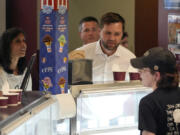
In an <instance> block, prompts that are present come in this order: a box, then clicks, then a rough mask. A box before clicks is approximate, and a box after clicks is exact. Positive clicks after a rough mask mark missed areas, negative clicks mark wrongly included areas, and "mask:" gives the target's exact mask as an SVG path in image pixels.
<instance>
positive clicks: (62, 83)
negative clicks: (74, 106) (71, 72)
mask: <svg viewBox="0 0 180 135" xmlns="http://www.w3.org/2000/svg"><path fill="white" fill-rule="evenodd" d="M65 83H66V80H65V79H64V77H61V78H60V79H59V82H58V85H59V87H60V88H61V93H65V90H64V87H65Z"/></svg>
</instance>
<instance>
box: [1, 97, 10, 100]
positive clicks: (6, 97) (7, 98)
mask: <svg viewBox="0 0 180 135" xmlns="http://www.w3.org/2000/svg"><path fill="white" fill-rule="evenodd" d="M0 99H1V100H2V99H8V97H0Z"/></svg>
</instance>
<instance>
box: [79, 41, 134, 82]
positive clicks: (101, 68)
mask: <svg viewBox="0 0 180 135" xmlns="http://www.w3.org/2000/svg"><path fill="white" fill-rule="evenodd" d="M77 50H84V51H85V57H86V58H87V59H92V60H93V82H97V81H113V80H114V79H113V71H125V72H128V70H129V69H130V68H132V67H131V64H130V59H131V58H135V55H134V54H133V53H132V52H131V51H129V50H128V49H126V48H125V47H123V46H121V45H119V46H118V48H117V50H116V52H115V53H114V54H113V55H111V56H107V55H106V54H104V53H103V51H102V49H101V46H100V41H97V42H94V43H90V44H87V45H84V46H82V47H80V48H78V49H77ZM126 76H127V75H126ZM126 80H127V77H126Z"/></svg>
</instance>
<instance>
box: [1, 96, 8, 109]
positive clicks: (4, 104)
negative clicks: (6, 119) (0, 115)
mask: <svg viewBox="0 0 180 135" xmlns="http://www.w3.org/2000/svg"><path fill="white" fill-rule="evenodd" d="M7 107H8V97H0V108H7Z"/></svg>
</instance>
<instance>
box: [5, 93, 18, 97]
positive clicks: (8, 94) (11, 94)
mask: <svg viewBox="0 0 180 135" xmlns="http://www.w3.org/2000/svg"><path fill="white" fill-rule="evenodd" d="M3 95H5V96H13V95H19V94H18V93H4V94H3Z"/></svg>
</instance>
